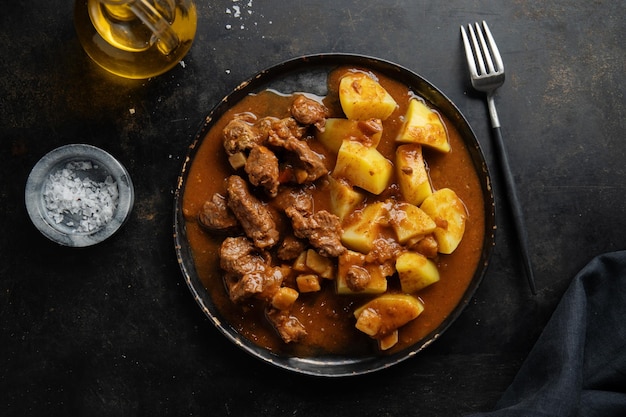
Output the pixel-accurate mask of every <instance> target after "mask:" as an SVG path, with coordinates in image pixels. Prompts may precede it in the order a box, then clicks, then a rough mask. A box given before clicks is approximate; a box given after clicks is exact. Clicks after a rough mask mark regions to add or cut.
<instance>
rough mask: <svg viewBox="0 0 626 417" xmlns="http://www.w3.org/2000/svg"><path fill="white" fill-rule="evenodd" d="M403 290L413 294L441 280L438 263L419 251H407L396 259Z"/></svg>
mask: <svg viewBox="0 0 626 417" xmlns="http://www.w3.org/2000/svg"><path fill="white" fill-rule="evenodd" d="M396 271H398V277H399V278H400V286H401V287H402V291H403V292H405V293H407V294H411V293H414V292H416V291H419V290H421V289H423V288H426V287H428V286H429V285H431V284H434V283H435V282H438V281H439V270H438V269H437V265H436V264H435V263H434V262H433V261H431V260H430V259H428V258H426V257H425V256H424V255H422V254H419V253H417V252H405V253H403V254H402V255H400V256H398V259H396Z"/></svg>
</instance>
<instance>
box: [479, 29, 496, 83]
mask: <svg viewBox="0 0 626 417" xmlns="http://www.w3.org/2000/svg"><path fill="white" fill-rule="evenodd" d="M483 24H485V22H484V21H483ZM476 33H478V39H479V41H480V47H481V50H482V56H483V57H484V59H485V60H486V61H487V65H486V67H487V71H488V72H489V73H490V74H491V73H493V72H494V68H493V61H492V60H491V52H489V48H487V42H485V36H484V35H483V30H482V29H481V28H480V25H479V24H478V22H476ZM483 74H485V73H484V72H483Z"/></svg>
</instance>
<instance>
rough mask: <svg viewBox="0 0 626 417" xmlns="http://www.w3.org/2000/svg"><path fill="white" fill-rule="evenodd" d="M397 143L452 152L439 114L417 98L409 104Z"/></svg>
mask: <svg viewBox="0 0 626 417" xmlns="http://www.w3.org/2000/svg"><path fill="white" fill-rule="evenodd" d="M396 142H401V143H420V144H422V145H425V146H430V147H431V148H433V149H437V150H439V151H441V152H450V142H448V133H447V132H446V128H445V126H444V125H443V122H442V121H441V118H440V117H439V114H438V113H436V112H435V111H433V110H431V109H430V108H429V107H428V106H427V105H426V104H424V103H423V102H422V101H420V100H418V99H416V98H414V99H411V101H410V102H409V108H408V110H407V112H406V115H405V120H404V124H403V125H402V129H400V134H399V135H398V137H397V138H396Z"/></svg>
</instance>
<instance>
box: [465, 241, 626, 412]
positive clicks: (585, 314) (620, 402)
mask: <svg viewBox="0 0 626 417" xmlns="http://www.w3.org/2000/svg"><path fill="white" fill-rule="evenodd" d="M512 416H519V417H522V416H523V417H541V416H550V417H555V416H580V417H596V416H597V417H611V416H615V417H618V416H619V417H624V416H626V251H621V252H613V253H607V254H604V255H600V256H598V257H596V258H594V259H593V260H592V261H591V262H590V263H589V264H588V265H587V266H585V268H583V269H582V270H581V271H580V272H579V273H578V274H577V275H576V277H575V278H574V280H573V281H572V282H571V284H570V287H569V288H568V289H567V291H566V292H565V294H564V295H563V298H562V299H561V301H560V302H559V305H558V306H557V308H556V310H555V311H554V313H553V315H552V317H551V318H550V321H549V322H548V325H547V326H546V328H545V329H544V331H543V332H542V334H541V336H540V337H539V339H538V340H537V343H536V344H535V346H534V347H533V349H532V350H531V352H530V354H529V355H528V358H527V359H526V360H525V361H524V364H523V365H522V367H521V368H520V370H519V372H518V374H517V376H516V377H515V379H514V381H513V383H512V384H511V385H510V386H509V388H508V389H507V390H506V392H505V393H504V395H503V396H502V398H501V399H500V401H499V402H498V403H497V405H496V407H495V411H492V412H489V413H480V414H473V415H472V416H471V417H512Z"/></svg>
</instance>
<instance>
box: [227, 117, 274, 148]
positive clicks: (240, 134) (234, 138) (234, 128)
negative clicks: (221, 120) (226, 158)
mask: <svg viewBox="0 0 626 417" xmlns="http://www.w3.org/2000/svg"><path fill="white" fill-rule="evenodd" d="M222 133H223V137H224V149H225V150H226V152H227V153H228V155H234V154H236V153H238V152H247V151H249V150H250V149H252V148H253V147H254V146H255V145H257V144H259V143H261V142H262V141H263V140H264V137H263V135H262V134H261V132H259V130H258V129H257V128H256V127H255V126H254V125H253V124H251V123H249V122H248V121H246V120H243V119H241V118H234V119H233V120H231V121H230V122H228V124H227V125H226V127H224V131H223V132H222Z"/></svg>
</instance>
